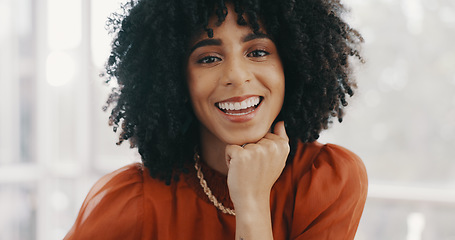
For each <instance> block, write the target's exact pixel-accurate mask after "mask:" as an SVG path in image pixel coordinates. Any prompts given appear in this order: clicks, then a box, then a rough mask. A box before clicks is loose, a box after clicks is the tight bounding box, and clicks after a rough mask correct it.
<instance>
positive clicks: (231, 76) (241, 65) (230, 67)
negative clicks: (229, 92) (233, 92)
mask: <svg viewBox="0 0 455 240" xmlns="http://www.w3.org/2000/svg"><path fill="white" fill-rule="evenodd" d="M225 61H226V62H225V68H224V72H223V77H222V78H223V85H225V86H241V85H242V84H244V83H247V82H250V81H251V80H252V79H253V74H252V73H251V71H250V69H249V68H248V64H247V63H246V62H244V61H243V59H242V58H241V57H231V58H229V59H226V60H225Z"/></svg>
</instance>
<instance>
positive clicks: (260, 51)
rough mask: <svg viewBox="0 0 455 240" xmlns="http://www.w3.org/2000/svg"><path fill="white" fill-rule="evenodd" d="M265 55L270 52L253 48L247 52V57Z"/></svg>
mask: <svg viewBox="0 0 455 240" xmlns="http://www.w3.org/2000/svg"><path fill="white" fill-rule="evenodd" d="M267 55H270V53H269V52H267V51H264V50H254V51H252V52H250V53H248V57H255V58H257V57H265V56H267Z"/></svg>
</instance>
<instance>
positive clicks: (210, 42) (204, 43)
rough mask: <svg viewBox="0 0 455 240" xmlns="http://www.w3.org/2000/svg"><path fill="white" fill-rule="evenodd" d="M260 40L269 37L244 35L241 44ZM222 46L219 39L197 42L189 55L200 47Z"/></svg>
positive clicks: (263, 34)
mask: <svg viewBox="0 0 455 240" xmlns="http://www.w3.org/2000/svg"><path fill="white" fill-rule="evenodd" d="M261 38H267V39H270V40H272V39H271V38H270V36H269V35H267V34H265V33H261V32H259V33H250V34H248V35H246V36H245V37H244V38H243V39H242V42H244V43H245V42H248V41H251V40H254V39H261ZM221 45H222V41H221V39H218V38H209V39H204V40H201V41H199V42H197V43H196V44H194V46H193V47H192V48H191V49H190V52H189V53H190V54H191V53H192V52H193V51H194V50H196V49H197V48H200V47H204V46H221Z"/></svg>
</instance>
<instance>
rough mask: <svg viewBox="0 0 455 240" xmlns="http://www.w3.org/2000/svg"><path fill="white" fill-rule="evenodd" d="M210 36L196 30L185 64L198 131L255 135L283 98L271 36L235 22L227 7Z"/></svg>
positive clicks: (226, 136)
mask: <svg viewBox="0 0 455 240" xmlns="http://www.w3.org/2000/svg"><path fill="white" fill-rule="evenodd" d="M228 12H229V13H228V15H227V17H226V20H225V21H224V22H223V23H222V24H221V25H220V26H215V21H216V19H215V18H213V19H212V20H211V22H210V23H211V24H210V25H209V26H210V27H212V28H213V33H214V37H213V38H208V37H207V34H206V33H204V34H201V36H199V37H198V38H197V39H196V40H195V41H194V42H193V45H192V48H191V53H190V56H189V58H188V64H187V81H188V88H189V93H190V97H191V102H192V105H193V109H194V113H195V114H196V116H197V118H198V119H199V121H200V123H201V136H204V135H207V134H208V135H213V136H214V137H216V138H217V139H219V140H221V141H222V142H224V143H227V144H238V145H241V144H244V143H252V142H257V141H259V140H260V139H261V138H262V137H264V135H265V134H266V133H267V132H268V131H269V129H270V126H271V125H272V123H273V121H274V120H275V118H276V117H277V115H278V113H279V112H280V110H281V106H282V104H283V99H284V82H285V81H284V73H283V66H282V64H281V60H280V56H279V55H278V51H277V48H276V46H275V44H274V43H273V41H272V40H271V39H270V38H268V36H267V35H265V34H254V33H253V31H252V30H251V29H250V27H247V26H240V25H238V24H237V22H236V20H237V15H236V14H235V12H234V10H233V8H232V7H228Z"/></svg>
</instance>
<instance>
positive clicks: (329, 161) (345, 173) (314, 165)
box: [292, 142, 367, 181]
mask: <svg viewBox="0 0 455 240" xmlns="http://www.w3.org/2000/svg"><path fill="white" fill-rule="evenodd" d="M292 165H293V167H294V168H297V169H301V171H310V172H313V173H315V172H323V173H330V176H333V177H337V178H339V180H341V179H349V178H358V180H362V181H366V179H367V175H366V169H365V165H364V164H363V161H362V160H361V159H360V157H359V156H357V155H356V154H355V153H353V152H351V151H350V150H348V149H346V148H344V147H341V146H338V145H335V144H321V143H319V142H311V143H299V144H298V146H297V150H296V152H295V155H294V157H293V159H292ZM318 175H319V174H318ZM325 176H327V175H325Z"/></svg>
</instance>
